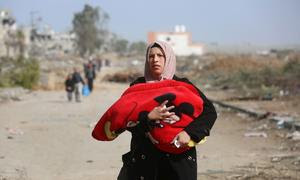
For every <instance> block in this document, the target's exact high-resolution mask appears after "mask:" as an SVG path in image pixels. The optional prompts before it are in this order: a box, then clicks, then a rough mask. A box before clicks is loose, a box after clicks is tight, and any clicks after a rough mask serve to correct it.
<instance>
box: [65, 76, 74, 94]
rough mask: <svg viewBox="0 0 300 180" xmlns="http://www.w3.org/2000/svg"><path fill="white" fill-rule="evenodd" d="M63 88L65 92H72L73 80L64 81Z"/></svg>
mask: <svg viewBox="0 0 300 180" xmlns="http://www.w3.org/2000/svg"><path fill="white" fill-rule="evenodd" d="M65 88H66V91H67V92H73V91H74V81H73V79H67V80H66V81H65Z"/></svg>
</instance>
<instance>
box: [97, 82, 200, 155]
mask: <svg viewBox="0 0 300 180" xmlns="http://www.w3.org/2000/svg"><path fill="white" fill-rule="evenodd" d="M165 100H168V104H167V107H168V106H171V105H174V106H175V108H174V109H172V110H171V111H173V112H175V114H176V116H175V119H176V118H177V120H176V121H173V122H168V121H166V122H164V121H160V122H159V123H160V124H159V125H160V126H159V127H155V128H153V129H152V130H151V131H150V134H151V135H152V137H153V138H154V139H155V140H157V141H158V144H155V145H156V146H157V148H158V149H160V150H162V151H165V152H169V153H175V154H178V153H182V152H184V151H186V150H187V149H189V147H184V148H177V147H175V146H174V145H173V144H171V142H172V141H173V140H174V138H175V136H176V135H177V134H178V133H179V132H180V131H182V130H183V129H184V127H186V126H187V125H188V124H189V123H190V122H191V121H193V120H194V119H195V118H196V117H197V116H199V115H200V114H201V113H202V110H203V101H202V99H201V98H200V96H199V94H198V92H197V90H196V89H195V87H194V86H192V85H190V84H187V83H184V82H179V81H174V80H165V81H161V82H156V83H142V84H136V85H134V86H131V87H130V88H128V89H127V90H126V91H125V92H124V93H123V94H122V96H121V97H120V98H119V99H118V100H117V101H116V102H115V103H114V104H113V105H112V106H111V107H110V108H109V109H108V110H107V111H106V112H105V113H104V115H103V116H102V117H101V118H100V120H99V122H98V123H97V124H96V126H95V128H94V130H93V133H92V135H93V137H94V138H95V139H97V140H101V141H110V140H113V139H114V138H116V137H117V136H118V134H120V133H121V132H123V131H124V130H125V129H126V128H128V127H132V126H135V125H137V124H138V123H139V121H138V119H139V116H140V115H141V113H142V112H145V111H146V112H150V111H151V110H152V109H153V108H154V107H156V106H158V105H160V104H161V103H162V102H163V101H165Z"/></svg>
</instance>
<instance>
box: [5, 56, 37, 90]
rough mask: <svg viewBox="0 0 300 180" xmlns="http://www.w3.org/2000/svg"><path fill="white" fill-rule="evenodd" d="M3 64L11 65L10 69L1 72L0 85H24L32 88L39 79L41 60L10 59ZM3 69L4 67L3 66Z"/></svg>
mask: <svg viewBox="0 0 300 180" xmlns="http://www.w3.org/2000/svg"><path fill="white" fill-rule="evenodd" d="M7 62H8V61H6V63H5V64H2V65H1V66H2V67H3V66H9V67H10V68H9V70H7V71H6V72H3V73H1V74H0V86H1V87H12V86H22V87H24V88H27V89H32V88H33V87H34V86H35V85H36V84H37V83H38V81H39V75H40V68H39V62H38V61H37V60H35V59H25V58H23V57H20V58H18V59H9V63H7ZM1 69H2V68H1Z"/></svg>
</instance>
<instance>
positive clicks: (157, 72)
mask: <svg viewBox="0 0 300 180" xmlns="http://www.w3.org/2000/svg"><path fill="white" fill-rule="evenodd" d="M165 61H166V58H165V55H164V53H163V50H162V49H161V48H158V47H153V48H151V49H150V53H149V66H150V67H149V69H150V72H151V74H152V76H153V78H156V79H157V80H159V79H160V76H161V74H162V73H163V71H164V67H165Z"/></svg>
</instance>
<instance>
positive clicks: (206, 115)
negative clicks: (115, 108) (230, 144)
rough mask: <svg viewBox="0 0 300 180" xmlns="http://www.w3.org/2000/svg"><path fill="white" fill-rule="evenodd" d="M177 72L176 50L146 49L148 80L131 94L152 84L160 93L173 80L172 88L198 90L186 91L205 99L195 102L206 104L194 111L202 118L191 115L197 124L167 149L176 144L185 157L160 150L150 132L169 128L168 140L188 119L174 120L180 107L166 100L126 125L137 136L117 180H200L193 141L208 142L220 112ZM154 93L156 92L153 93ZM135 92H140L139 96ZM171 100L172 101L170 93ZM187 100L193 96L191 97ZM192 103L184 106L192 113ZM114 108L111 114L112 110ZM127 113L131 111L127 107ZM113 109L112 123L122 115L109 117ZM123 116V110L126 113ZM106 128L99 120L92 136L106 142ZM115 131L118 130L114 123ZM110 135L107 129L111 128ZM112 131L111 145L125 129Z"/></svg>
mask: <svg viewBox="0 0 300 180" xmlns="http://www.w3.org/2000/svg"><path fill="white" fill-rule="evenodd" d="M175 71H176V57H175V54H174V52H173V50H172V48H171V47H170V46H169V45H168V44H167V43H165V42H161V41H155V42H153V43H151V44H150V45H149V46H148V48H147V52H146V61H145V69H144V76H143V77H138V78H137V79H136V80H135V81H134V82H132V83H131V84H130V88H129V89H128V90H127V91H126V93H130V92H133V89H132V88H134V87H138V88H139V89H138V90H139V91H140V90H147V89H146V88H144V87H149V86H147V84H148V85H150V84H151V83H152V84H153V86H152V87H154V88H155V87H159V88H161V86H160V85H163V86H164V87H165V85H166V84H162V83H163V82H168V81H169V82H170V80H172V81H171V83H172V84H176V83H178V84H180V85H182V84H184V85H183V86H185V87H186V86H188V87H193V88H192V89H193V92H190V91H187V92H188V93H192V94H196V96H197V97H198V98H199V99H200V100H199V101H196V102H201V104H199V105H198V106H195V107H199V108H200V109H196V110H195V111H201V113H200V115H197V116H196V117H194V116H189V118H194V119H192V121H190V122H189V123H188V124H187V125H186V126H184V127H183V128H182V129H179V132H178V133H177V132H176V134H175V135H174V139H173V141H172V142H171V143H170V144H168V145H170V146H171V144H173V145H172V146H176V148H182V149H183V150H182V149H181V150H182V152H179V153H172V152H168V151H164V150H162V148H158V147H159V145H160V144H159V142H157V141H156V140H155V139H154V138H153V136H151V133H152V132H153V131H155V130H157V129H156V128H161V130H162V131H163V130H164V128H165V127H169V130H170V131H169V132H166V133H164V134H162V136H168V135H169V133H171V132H172V131H173V130H172V127H174V128H175V127H176V123H179V124H180V123H182V121H184V120H185V118H184V117H182V116H181V117H178V116H177V117H175V118H174V117H173V116H174V115H176V108H175V107H174V104H173V105H172V104H170V105H168V103H169V102H168V101H163V102H162V103H161V104H159V105H158V106H156V107H155V106H154V107H153V106H151V107H147V108H146V109H151V110H149V111H142V112H141V113H139V116H138V121H137V123H132V122H131V123H130V124H129V123H127V126H126V130H128V131H129V132H131V134H132V138H131V143H130V151H129V152H127V153H125V154H124V155H122V161H123V166H122V168H121V170H120V172H119V175H118V180H141V179H144V180H197V153H196V147H195V146H194V145H190V142H194V143H199V142H200V141H201V140H203V139H205V137H206V136H209V135H210V130H211V128H212V127H213V125H214V123H215V120H216V119H217V113H216V111H215V108H214V106H213V104H212V103H211V101H210V100H209V99H207V98H206V96H205V95H204V94H203V93H202V92H201V91H200V90H199V89H198V88H197V87H196V86H194V85H193V84H192V83H191V82H190V81H189V80H188V79H187V78H180V77H177V76H176V75H175ZM143 85H144V86H143ZM168 88H169V90H170V91H172V88H174V93H176V87H175V86H174V87H173V86H168ZM151 91H152V92H154V90H153V89H151ZM158 91H159V90H158ZM177 92H178V91H177ZM126 93H125V95H126ZM134 93H137V92H136V91H134ZM162 93H166V92H162ZM152 94H153V93H152ZM123 95H124V94H123ZM167 95H168V96H170V95H171V96H172V94H170V93H169V94H167ZM184 96H187V97H189V94H186V95H184ZM133 97H135V96H133ZM175 97H176V94H175ZM181 97H182V96H181ZM146 98H150V99H149V100H150V102H151V99H152V98H153V97H152V95H151V93H148V97H147V94H146V95H145V96H143V99H146ZM178 98H180V92H179V94H178ZM185 98H186V97H185ZM158 99H159V98H155V100H158ZM140 100H141V99H140ZM185 100H186V99H185ZM121 102H122V101H121ZM126 102H128V101H126V100H125V104H126ZM193 102H194V100H193V99H189V100H187V102H185V101H184V103H182V104H183V105H184V106H186V105H187V107H188V108H189V107H190V106H189V104H193ZM134 104H136V105H134V106H133V107H134V108H133V110H132V109H131V108H130V107H128V110H130V112H129V115H130V114H134V113H135V112H133V111H134V110H135V109H138V108H137V105H138V101H137V102H134ZM152 105H153V104H152ZM135 106H136V107H135ZM184 106H182V108H183V109H184V108H185V107H184ZM193 107H194V106H193ZM111 108H112V107H111ZM111 108H110V109H109V110H111ZM123 108H126V106H125V107H123ZM109 110H108V111H107V113H105V114H104V116H103V117H105V116H108V118H110V119H111V117H113V116H116V115H118V114H116V113H110V112H109ZM177 110H178V107H177ZM119 111H122V109H120V110H119ZM190 112H191V111H189V110H188V111H186V112H184V113H187V114H189V113H190ZM110 114H112V116H109V115H110ZM120 114H121V115H123V114H124V115H125V116H127V114H125V113H124V112H123V111H122V112H121V113H120ZM129 115H128V116H129ZM134 117H135V116H134ZM118 119H119V118H118ZM103 120H104V119H103ZM101 123H102V124H103V122H101V119H100V121H99V122H98V124H97V125H96V126H95V128H94V130H93V132H92V136H93V137H94V138H95V139H98V140H102V136H103V132H102V129H103V127H102V125H101ZM169 124H172V125H169ZM105 125H107V123H105ZM108 125H110V124H108ZM178 126H180V125H178ZM181 126H182V125H181ZM111 127H113V125H112V124H111ZM170 127H171V128H170ZM105 130H107V128H106V129H105ZM108 130H109V131H108V132H109V133H106V131H105V133H106V134H108V135H109V138H110V139H111V140H112V139H113V138H115V137H117V135H118V133H121V132H123V130H124V129H121V130H117V131H113V132H111V131H110V129H108ZM165 130H167V129H165ZM156 132H157V131H156ZM105 133H104V134H105ZM149 134H150V135H149ZM162 138H163V137H162ZM172 138H173V137H172ZM104 140H105V138H104ZM162 145H163V144H162ZM174 148H175V147H174Z"/></svg>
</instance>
